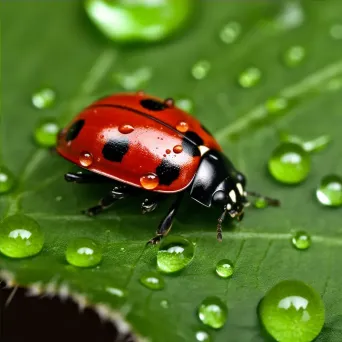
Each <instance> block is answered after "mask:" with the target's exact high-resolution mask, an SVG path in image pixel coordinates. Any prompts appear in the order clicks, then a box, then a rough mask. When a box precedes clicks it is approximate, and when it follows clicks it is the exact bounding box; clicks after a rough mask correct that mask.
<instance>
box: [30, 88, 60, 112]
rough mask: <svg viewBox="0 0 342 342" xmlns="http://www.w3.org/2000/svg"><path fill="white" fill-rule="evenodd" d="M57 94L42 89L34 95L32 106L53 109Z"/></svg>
mask: <svg viewBox="0 0 342 342" xmlns="http://www.w3.org/2000/svg"><path fill="white" fill-rule="evenodd" d="M55 99H56V93H55V91H54V90H52V89H50V88H42V89H39V90H37V91H36V92H35V93H34V94H33V95H32V104H33V106H34V107H36V108H38V109H46V108H49V107H52V106H53V104H54V103H55Z"/></svg>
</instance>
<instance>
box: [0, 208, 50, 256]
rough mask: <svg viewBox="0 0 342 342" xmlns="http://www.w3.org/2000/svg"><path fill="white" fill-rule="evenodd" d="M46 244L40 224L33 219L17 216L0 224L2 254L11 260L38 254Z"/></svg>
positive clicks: (0, 249) (7, 218) (10, 217)
mask: <svg viewBox="0 0 342 342" xmlns="http://www.w3.org/2000/svg"><path fill="white" fill-rule="evenodd" d="M43 244H44V236H43V233H42V231H41V229H40V226H39V224H38V223H37V222H36V221H35V220H33V219H32V218H30V217H28V216H26V215H22V214H15V215H12V216H8V217H6V218H5V219H4V220H3V221H2V222H1V223H0V252H1V253H3V254H4V255H6V256H8V257H10V258H25V257H29V256H33V255H36V254H38V253H39V252H40V251H41V250H42V248H43Z"/></svg>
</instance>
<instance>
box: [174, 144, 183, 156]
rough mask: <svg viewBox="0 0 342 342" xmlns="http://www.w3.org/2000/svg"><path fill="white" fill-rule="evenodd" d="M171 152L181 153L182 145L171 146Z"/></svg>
mask: <svg viewBox="0 0 342 342" xmlns="http://www.w3.org/2000/svg"><path fill="white" fill-rule="evenodd" d="M173 152H174V153H176V154H178V153H182V152H183V147H182V145H176V146H174V147H173Z"/></svg>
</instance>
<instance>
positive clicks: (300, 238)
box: [291, 231, 311, 250]
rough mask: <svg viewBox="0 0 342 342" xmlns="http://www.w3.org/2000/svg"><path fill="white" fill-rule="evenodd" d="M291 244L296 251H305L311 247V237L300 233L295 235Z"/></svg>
mask: <svg viewBox="0 0 342 342" xmlns="http://www.w3.org/2000/svg"><path fill="white" fill-rule="evenodd" d="M291 242H292V245H293V247H295V248H296V249H299V250H305V249H308V248H309V247H310V246H311V237H310V235H309V234H308V233H306V232H303V231H299V232H295V233H294V234H293V236H292V238H291Z"/></svg>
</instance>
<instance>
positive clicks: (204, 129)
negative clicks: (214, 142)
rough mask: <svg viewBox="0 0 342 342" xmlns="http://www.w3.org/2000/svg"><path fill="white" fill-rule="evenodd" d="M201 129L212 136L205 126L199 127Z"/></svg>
mask: <svg viewBox="0 0 342 342" xmlns="http://www.w3.org/2000/svg"><path fill="white" fill-rule="evenodd" d="M201 128H202V129H203V131H204V132H206V133H208V134H209V135H211V136H212V134H211V133H210V132H209V131H208V129H207V128H206V127H205V126H203V125H201Z"/></svg>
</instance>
